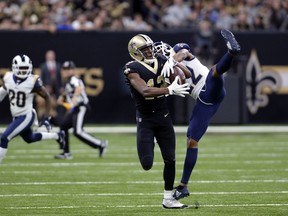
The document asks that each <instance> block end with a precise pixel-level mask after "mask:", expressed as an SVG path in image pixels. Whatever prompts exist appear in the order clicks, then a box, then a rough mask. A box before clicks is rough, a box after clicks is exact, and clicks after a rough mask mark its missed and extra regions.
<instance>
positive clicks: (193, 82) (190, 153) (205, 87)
mask: <svg viewBox="0 0 288 216" xmlns="http://www.w3.org/2000/svg"><path fill="white" fill-rule="evenodd" d="M221 34H222V37H223V38H224V41H225V43H226V46H227V48H228V52H227V53H226V54H224V55H223V57H222V58H221V59H220V61H219V62H218V63H217V64H216V65H214V66H213V67H212V68H210V69H208V68H207V67H206V66H204V65H202V64H201V62H200V61H199V60H198V59H197V58H196V57H195V56H194V55H193V54H192V53H191V50H190V47H189V45H188V44H186V43H178V44H176V45H175V46H174V47H173V48H172V47H171V46H170V45H168V44H166V43H163V42H155V52H159V53H161V54H165V55H166V57H167V58H168V59H169V61H170V66H169V67H167V68H166V69H165V70H163V71H162V75H163V76H164V77H169V76H170V74H171V73H173V70H171V68H173V65H175V64H177V65H178V64H182V65H184V66H186V67H187V68H188V69H189V70H190V72H191V75H192V76H191V78H189V79H187V80H186V82H188V83H189V84H190V88H191V90H190V96H191V97H193V98H194V99H195V100H196V105H195V107H194V108H193V111H192V114H191V117H190V121H189V127H188V130H187V151H186V157H185V161H184V167H183V173H182V179H181V181H180V184H179V186H178V187H176V190H175V192H174V194H173V196H174V197H175V199H177V200H179V199H182V198H184V197H186V196H189V191H188V188H187V185H188V181H189V179H190V176H191V174H192V171H193V169H194V166H195V165H196V161H197V156H198V142H199V141H200V139H201V137H202V136H203V135H204V134H205V132H206V130H207V128H208V125H209V122H210V120H211V118H212V117H213V116H214V114H215V113H216V112H217V110H218V108H219V106H220V104H221V102H222V100H223V99H224V97H225V95H226V90H225V88H224V77H223V74H224V73H225V72H227V71H228V70H229V69H230V67H231V64H232V61H233V59H234V58H235V57H236V56H237V54H238V53H239V52H240V45H239V44H238V42H237V41H236V39H235V37H234V35H233V33H232V32H230V31H229V30H227V29H223V30H221Z"/></svg>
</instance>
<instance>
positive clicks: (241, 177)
mask: <svg viewBox="0 0 288 216" xmlns="http://www.w3.org/2000/svg"><path fill="white" fill-rule="evenodd" d="M95 135H96V136H98V137H101V138H105V139H108V140H109V148H108V150H107V153H106V155H105V157H104V158H102V159H100V158H98V151H96V150H94V149H91V148H89V147H88V146H86V145H84V144H82V143H80V141H78V140H76V139H75V138H74V137H73V136H71V139H72V144H71V149H72V153H73V156H74V159H73V160H55V159H54V158H53V156H54V155H55V154H58V153H59V152H60V150H59V149H57V147H58V144H56V142H54V141H43V142H38V143H34V144H31V145H28V144H26V143H24V142H23V141H22V140H21V139H20V138H16V139H14V140H13V141H12V142H11V143H10V146H9V151H8V154H7V157H6V158H5V159H4V160H3V162H2V164H1V165H0V215H1V216H14V215H15V216H16V215H17V216H19V215H21V216H35V215H37V216H48V215H51V216H58V215H67V216H68V215H69V216H74V215H75V216H85V215H87V216H91V215H93V216H96V215H97V216H98V215H99V216H100V215H101V216H104V215H107V216H114V215H115V216H118V215H123V216H124V215H125V216H130V215H131V216H132V215H137V216H138V215H139V216H162V215H163V216H164V215H165V216H169V215H171V216H172V215H173V216H175V215H177V216H182V215H205V216H207V215H221V216H223V215H224V216H225V215H227V216H231V215H261V216H262V215H265V216H266V215H288V162H287V161H288V159H287V156H288V142H287V136H288V135H286V134H284V133H279V134H277V133H276V134H269V133H266V134H249V135H245V134H221V135H213V134H207V135H206V136H205V137H204V138H203V140H202V142H201V144H200V150H199V159H198V163H197V165H196V169H195V171H194V172H193V174H192V179H191V183H190V186H189V189H190V192H191V193H192V194H191V195H190V197H188V198H185V199H183V200H182V202H183V203H185V204H188V205H191V206H192V207H193V203H194V202H195V201H198V202H199V203H200V208H198V209H195V208H192V207H191V208H189V209H183V210H165V209H162V206H161V204H162V196H163V182H162V168H163V164H162V161H161V157H160V153H159V149H158V147H156V149H155V163H154V167H153V168H152V169H151V170H150V171H148V172H147V171H143V170H142V169H141V167H140V164H139V162H138V158H137V154H136V147H135V136H134V135H133V134H115V133H114V134H95ZM185 140H186V138H185V134H177V173H176V179H175V185H177V184H178V181H179V179H180V177H181V171H182V164H183V159H184V155H185V146H186V144H185Z"/></svg>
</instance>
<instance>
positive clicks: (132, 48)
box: [128, 34, 155, 63]
mask: <svg viewBox="0 0 288 216" xmlns="http://www.w3.org/2000/svg"><path fill="white" fill-rule="evenodd" d="M149 46H151V47H152V49H153V41H152V40H151V38H150V37H148V36H147V35H144V34H138V35H136V36H134V37H133V38H132V39H131V40H130V41H129V43H128V51H129V54H130V56H131V57H132V58H133V59H135V60H137V61H144V62H146V63H152V62H154V59H155V57H154V53H153V58H152V59H151V58H146V56H145V55H144V54H143V52H142V51H141V50H142V49H144V48H146V47H149Z"/></svg>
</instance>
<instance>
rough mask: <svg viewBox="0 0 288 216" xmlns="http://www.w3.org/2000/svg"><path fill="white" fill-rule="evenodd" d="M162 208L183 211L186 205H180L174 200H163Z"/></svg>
mask: <svg viewBox="0 0 288 216" xmlns="http://www.w3.org/2000/svg"><path fill="white" fill-rule="evenodd" d="M162 207H163V208H165V209H185V208H188V207H189V206H188V205H185V204H182V203H180V202H179V201H178V200H176V199H174V198H170V199H163V202H162Z"/></svg>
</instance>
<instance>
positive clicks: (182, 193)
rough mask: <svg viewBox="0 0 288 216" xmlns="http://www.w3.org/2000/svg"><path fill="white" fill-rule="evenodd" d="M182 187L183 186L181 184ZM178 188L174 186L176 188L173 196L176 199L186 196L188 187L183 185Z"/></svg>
mask: <svg viewBox="0 0 288 216" xmlns="http://www.w3.org/2000/svg"><path fill="white" fill-rule="evenodd" d="M182 187H183V186H182ZM182 187H181V189H180V187H179V186H178V187H176V190H175V192H174V194H173V197H174V198H175V199H176V200H179V199H183V198H184V197H187V196H189V195H190V193H189V191H188V188H187V187H183V188H182Z"/></svg>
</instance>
